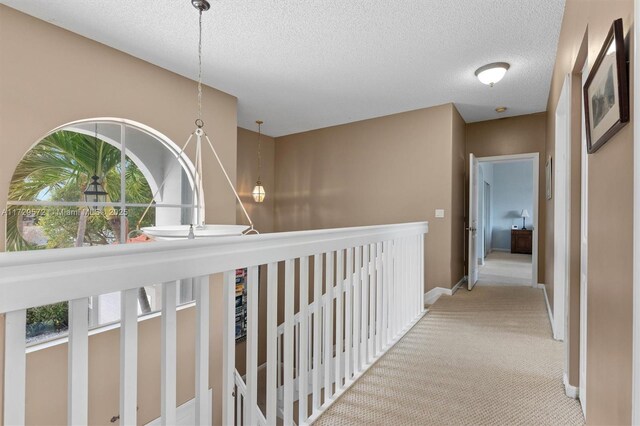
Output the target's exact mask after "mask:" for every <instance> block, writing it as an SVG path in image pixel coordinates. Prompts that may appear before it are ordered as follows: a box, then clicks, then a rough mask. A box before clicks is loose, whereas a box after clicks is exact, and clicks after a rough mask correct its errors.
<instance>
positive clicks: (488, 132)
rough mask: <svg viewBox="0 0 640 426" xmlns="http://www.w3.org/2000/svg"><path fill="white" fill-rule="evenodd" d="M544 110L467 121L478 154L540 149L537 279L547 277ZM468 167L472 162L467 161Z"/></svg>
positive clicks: (469, 148) (470, 146) (469, 145)
mask: <svg viewBox="0 0 640 426" xmlns="http://www.w3.org/2000/svg"><path fill="white" fill-rule="evenodd" d="M546 123H547V118H546V114H545V113H538V114H529V115H521V116H518V117H509V118H503V119H500V120H491V121H481V122H478V123H470V124H467V152H466V157H468V156H469V154H470V153H472V154H475V156H476V157H492V156H496V155H513V154H526V153H531V152H537V153H539V154H540V164H539V168H540V170H539V181H538V182H539V188H540V193H539V202H538V205H539V208H538V281H540V282H542V280H543V279H544V277H545V250H546V247H545V241H546V238H545V233H546V232H545V230H546V229H547V226H546V225H547V224H546V220H545V218H546V215H545V208H544V206H545V204H546V203H545V180H544V179H545V174H544V164H545V161H544V158H545V140H546ZM466 169H467V170H468V169H469V165H468V164H466Z"/></svg>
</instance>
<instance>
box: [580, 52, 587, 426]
mask: <svg viewBox="0 0 640 426" xmlns="http://www.w3.org/2000/svg"><path fill="white" fill-rule="evenodd" d="M588 75H589V64H588V63H587V62H586V61H585V64H584V67H583V68H582V85H581V87H584V84H585V82H586V81H587V77H588ZM580 99H581V105H582V107H581V108H580V116H581V117H580V121H581V124H580V126H581V129H580V348H579V352H580V366H579V370H580V372H579V381H578V389H579V391H578V399H579V400H580V407H581V408H582V414H583V415H584V417H585V419H586V418H587V294H588V291H589V284H588V283H589V275H588V269H589V268H588V264H589V259H588V257H587V253H588V252H589V232H588V224H589V208H588V207H589V158H588V155H589V154H588V152H587V132H586V123H585V119H584V97H583V96H581V97H580Z"/></svg>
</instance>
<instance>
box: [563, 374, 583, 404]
mask: <svg viewBox="0 0 640 426" xmlns="http://www.w3.org/2000/svg"><path fill="white" fill-rule="evenodd" d="M562 381H563V383H564V393H565V394H566V395H567V396H568V397H569V398H573V399H578V398H579V397H580V390H579V389H578V388H577V387H576V386H573V385H571V384H570V383H569V377H568V376H567V374H566V373H565V374H564V376H563V377H562Z"/></svg>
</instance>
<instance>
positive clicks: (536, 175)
mask: <svg viewBox="0 0 640 426" xmlns="http://www.w3.org/2000/svg"><path fill="white" fill-rule="evenodd" d="M639 1H640V0H639ZM477 159H478V163H500V162H505V163H506V162H512V161H518V160H532V161H533V247H532V250H531V287H538V231H539V229H538V216H539V214H538V212H539V206H538V205H539V203H540V200H539V197H540V154H539V153H537V152H530V153H525V154H510V155H496V156H492V157H477Z"/></svg>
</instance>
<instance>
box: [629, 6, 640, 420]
mask: <svg viewBox="0 0 640 426" xmlns="http://www.w3.org/2000/svg"><path fill="white" fill-rule="evenodd" d="M634 22H635V24H634V25H633V60H637V58H638V53H640V47H638V42H640V30H638V23H640V0H635V1H634ZM637 65H638V63H637V62H636V66H634V67H633V74H634V75H633V77H634V80H633V81H634V82H639V81H640V67H638V66H637ZM633 122H634V126H633V127H634V128H633V361H632V362H633V364H632V367H633V373H632V374H633V377H632V399H631V422H632V424H634V425H637V424H640V128H638V123H640V85H638V84H634V88H633Z"/></svg>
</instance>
